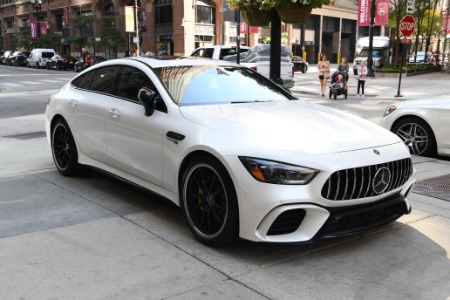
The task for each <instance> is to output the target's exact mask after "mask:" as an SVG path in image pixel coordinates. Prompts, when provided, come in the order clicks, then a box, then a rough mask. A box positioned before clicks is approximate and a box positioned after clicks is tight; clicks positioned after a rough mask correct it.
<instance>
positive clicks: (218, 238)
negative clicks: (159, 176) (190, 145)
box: [180, 157, 239, 246]
mask: <svg viewBox="0 0 450 300" xmlns="http://www.w3.org/2000/svg"><path fill="white" fill-rule="evenodd" d="M180 196H181V197H180V198H181V202H180V203H181V206H182V209H183V214H184V216H185V218H186V221H187V224H188V226H189V229H190V230H191V231H192V233H193V234H194V236H195V238H196V239H197V240H199V241H200V242H201V243H203V244H205V245H208V246H219V245H228V244H231V243H233V242H235V241H236V240H237V239H238V237H239V210H238V204H237V196H236V192H235V190H234V185H233V182H232V180H231V178H230V176H229V175H228V173H227V171H226V169H225V168H224V167H223V165H222V164H221V163H220V162H218V161H217V160H215V159H213V158H210V157H199V158H195V159H194V160H193V161H192V162H190V163H189V164H188V166H187V168H186V169H185V171H184V174H183V179H182V181H181V186H180Z"/></svg>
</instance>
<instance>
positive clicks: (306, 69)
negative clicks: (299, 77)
mask: <svg viewBox="0 0 450 300" xmlns="http://www.w3.org/2000/svg"><path fill="white" fill-rule="evenodd" d="M307 71H308V66H307V65H304V66H303V69H302V73H306V72H307Z"/></svg>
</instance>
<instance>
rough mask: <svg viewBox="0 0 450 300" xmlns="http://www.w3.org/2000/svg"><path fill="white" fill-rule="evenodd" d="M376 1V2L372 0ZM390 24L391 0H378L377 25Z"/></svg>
mask: <svg viewBox="0 0 450 300" xmlns="http://www.w3.org/2000/svg"><path fill="white" fill-rule="evenodd" d="M372 1H374V0H372ZM388 22H389V0H377V3H376V14H375V25H377V26H381V25H386V24H388Z"/></svg>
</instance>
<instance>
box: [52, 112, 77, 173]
mask: <svg viewBox="0 0 450 300" xmlns="http://www.w3.org/2000/svg"><path fill="white" fill-rule="evenodd" d="M51 146H52V155H53V161H54V162H55V165H56V168H57V169H58V171H59V172H60V173H61V174H63V175H65V176H73V175H76V174H78V172H79V171H80V169H81V166H80V165H79V164H78V152H77V147H76V145H75V140H74V139H73V136H72V133H71V131H70V128H69V126H68V125H67V123H66V122H65V121H64V120H62V119H61V120H58V121H57V122H56V124H55V125H54V126H53V130H52V140H51Z"/></svg>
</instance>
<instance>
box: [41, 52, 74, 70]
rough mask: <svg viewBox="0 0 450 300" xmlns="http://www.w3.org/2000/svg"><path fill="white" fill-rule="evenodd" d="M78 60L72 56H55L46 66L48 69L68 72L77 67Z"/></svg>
mask: <svg viewBox="0 0 450 300" xmlns="http://www.w3.org/2000/svg"><path fill="white" fill-rule="evenodd" d="M75 63H76V59H75V57H73V56H71V55H58V54H57V55H54V56H52V57H51V58H50V59H49V60H48V61H47V64H46V67H47V69H56V70H67V69H73V68H74V67H75Z"/></svg>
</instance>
